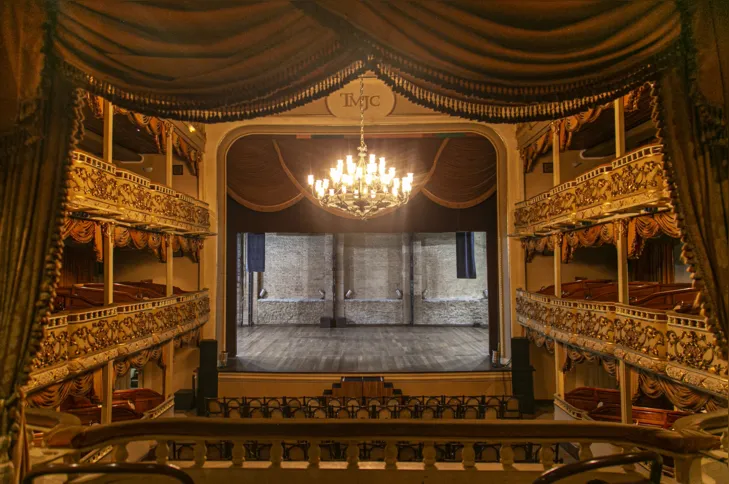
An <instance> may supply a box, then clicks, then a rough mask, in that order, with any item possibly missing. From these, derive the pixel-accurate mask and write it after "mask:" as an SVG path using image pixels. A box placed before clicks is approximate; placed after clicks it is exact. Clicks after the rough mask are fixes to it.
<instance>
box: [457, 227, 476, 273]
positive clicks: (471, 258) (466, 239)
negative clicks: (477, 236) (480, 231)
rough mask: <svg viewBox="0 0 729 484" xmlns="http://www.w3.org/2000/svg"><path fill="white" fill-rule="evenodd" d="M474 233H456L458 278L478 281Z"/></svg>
mask: <svg viewBox="0 0 729 484" xmlns="http://www.w3.org/2000/svg"><path fill="white" fill-rule="evenodd" d="M474 245H475V244H474V238H473V232H456V277H457V278H458V279H476V255H475V252H474Z"/></svg>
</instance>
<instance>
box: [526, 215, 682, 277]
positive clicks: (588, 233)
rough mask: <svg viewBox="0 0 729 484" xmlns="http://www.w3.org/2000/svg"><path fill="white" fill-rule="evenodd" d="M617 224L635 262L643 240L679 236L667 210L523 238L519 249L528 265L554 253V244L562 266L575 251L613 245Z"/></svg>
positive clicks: (671, 216)
mask: <svg viewBox="0 0 729 484" xmlns="http://www.w3.org/2000/svg"><path fill="white" fill-rule="evenodd" d="M617 224H623V225H624V226H625V229H626V230H627V231H628V258H629V259H638V258H639V257H640V255H641V254H642V252H643V248H644V247H645V241H646V239H651V238H653V237H659V236H661V235H667V236H668V237H673V238H675V239H678V238H680V237H681V232H680V230H679V228H678V218H677V215H676V213H675V212H670V211H668V212H659V213H655V214H651V215H641V216H639V217H633V218H630V219H627V220H618V221H615V222H607V223H603V224H597V225H592V226H590V227H586V228H584V229H576V230H570V231H568V232H564V233H560V234H556V235H545V236H542V237H530V238H527V239H523V240H522V246H523V247H524V250H525V254H526V260H527V262H531V261H532V259H534V256H535V255H537V254H540V253H544V252H547V251H549V252H554V247H555V244H557V246H558V247H560V248H561V249H560V250H561V253H562V262H563V263H565V264H567V263H569V262H570V261H571V260H572V257H573V256H574V252H575V250H577V249H578V248H580V247H599V246H601V245H603V244H613V245H616V244H617V241H616V238H615V233H616V231H617V230H618V228H617V227H616V225H617Z"/></svg>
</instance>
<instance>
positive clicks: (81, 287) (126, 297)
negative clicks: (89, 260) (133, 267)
mask: <svg viewBox="0 0 729 484" xmlns="http://www.w3.org/2000/svg"><path fill="white" fill-rule="evenodd" d="M113 292H114V295H113V297H114V303H115V304H130V303H137V302H141V301H147V300H150V299H157V298H162V297H165V293H166V286H165V285H164V284H155V283H153V282H152V281H151V280H148V281H141V282H115V283H114V289H113ZM172 292H173V294H174V295H178V294H184V293H185V292H186V291H183V290H182V289H180V288H179V287H176V286H175V287H173V291H172ZM103 305H104V284H103V283H97V282H92V283H85V284H74V285H73V286H70V287H59V288H58V289H56V298H55V299H54V301H53V310H54V312H59V311H69V310H74V309H90V308H94V307H101V306H103Z"/></svg>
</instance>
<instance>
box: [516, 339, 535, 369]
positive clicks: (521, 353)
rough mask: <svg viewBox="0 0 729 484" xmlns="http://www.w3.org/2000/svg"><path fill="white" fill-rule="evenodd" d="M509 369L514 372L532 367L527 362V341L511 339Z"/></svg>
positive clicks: (528, 361)
mask: <svg viewBox="0 0 729 484" xmlns="http://www.w3.org/2000/svg"><path fill="white" fill-rule="evenodd" d="M511 367H512V368H513V369H515V370H526V369H528V368H531V367H532V365H531V362H530V360H529V339H527V338H511Z"/></svg>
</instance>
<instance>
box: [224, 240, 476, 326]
mask: <svg viewBox="0 0 729 484" xmlns="http://www.w3.org/2000/svg"><path fill="white" fill-rule="evenodd" d="M474 238H475V250H476V275H477V277H476V278H475V279H458V278H457V277H456V235H455V233H453V232H450V233H420V234H406V233H357V234H337V236H336V237H335V236H334V235H333V234H286V233H269V234H266V272H265V273H263V274H258V275H257V276H256V277H254V284H253V291H254V302H253V313H254V322H255V324H261V325H271V324H279V325H280V324H307V325H318V324H319V320H320V318H321V317H322V316H331V315H332V313H333V302H334V300H333V297H334V296H335V294H334V292H335V291H334V287H333V286H334V283H335V273H336V286H337V288H336V297H337V315H338V316H344V317H346V318H347V322H348V323H350V324H357V325H365V324H378V325H384V324H410V322H411V320H412V322H413V323H414V324H418V325H425V324H438V325H474V324H480V325H482V326H487V325H488V298H487V296H486V295H485V293H484V291H485V289H486V287H487V285H486V276H487V272H486V271H487V268H486V233H484V232H477V233H475V237H474ZM242 242H243V244H242V245H243V247H242V251H241V257H242V260H243V261H244V260H245V237H243V239H242ZM411 252H412V260H413V287H412V292H413V294H414V297H413V303H412V304H413V308H412V316H411V307H410V304H411V299H410V293H411V287H410V264H411V260H410V259H411ZM335 258H336V260H335ZM244 267H245V265H244V264H243V265H242V268H243V270H244ZM247 284H248V274H247V273H246V272H241V273H240V278H239V281H238V285H239V292H238V294H239V298H242V300H241V301H239V313H242V318H241V323H242V324H247V322H248V317H247V311H248V308H247V294H248V292H247V291H248V288H247ZM262 289H265V291H266V295H265V296H264V297H259V296H258V294H259V292H260V291H261V290H262ZM320 290H321V291H324V298H322V295H321V293H320V292H319V291H320ZM398 290H400V291H401V293H402V294H401V295H398V292H397V291H398ZM348 291H352V293H351V296H350V297H349V298H347V299H345V297H344V295H345V294H346V293H347V292H348Z"/></svg>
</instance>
